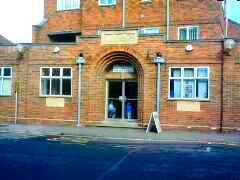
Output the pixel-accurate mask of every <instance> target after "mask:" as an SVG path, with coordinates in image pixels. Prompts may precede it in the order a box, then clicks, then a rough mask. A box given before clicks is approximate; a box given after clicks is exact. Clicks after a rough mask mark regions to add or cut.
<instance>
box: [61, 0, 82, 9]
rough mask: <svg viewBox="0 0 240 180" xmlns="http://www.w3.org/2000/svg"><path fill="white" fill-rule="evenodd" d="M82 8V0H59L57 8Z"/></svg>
mask: <svg viewBox="0 0 240 180" xmlns="http://www.w3.org/2000/svg"><path fill="white" fill-rule="evenodd" d="M79 8H80V0H57V10H58V11H64V10H72V9H79Z"/></svg>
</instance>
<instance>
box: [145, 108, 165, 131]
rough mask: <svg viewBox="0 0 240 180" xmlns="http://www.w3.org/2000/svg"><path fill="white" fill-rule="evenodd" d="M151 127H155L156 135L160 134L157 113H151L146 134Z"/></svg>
mask: <svg viewBox="0 0 240 180" xmlns="http://www.w3.org/2000/svg"><path fill="white" fill-rule="evenodd" d="M153 127H156V129H157V133H161V132H162V129H161V127H160V121H159V115H158V112H152V113H151V116H150V119H149V122H148V127H147V130H146V133H149V132H150V131H151V130H152V129H153Z"/></svg>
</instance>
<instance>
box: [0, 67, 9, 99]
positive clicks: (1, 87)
mask: <svg viewBox="0 0 240 180" xmlns="http://www.w3.org/2000/svg"><path fill="white" fill-rule="evenodd" d="M5 68H8V69H10V72H11V76H4V75H3V73H4V71H3V70H4V69H5ZM0 69H1V74H0V79H1V81H2V85H1V86H0V93H2V91H3V80H4V79H11V88H10V92H9V94H0V97H1V96H12V67H9V66H1V67H0Z"/></svg>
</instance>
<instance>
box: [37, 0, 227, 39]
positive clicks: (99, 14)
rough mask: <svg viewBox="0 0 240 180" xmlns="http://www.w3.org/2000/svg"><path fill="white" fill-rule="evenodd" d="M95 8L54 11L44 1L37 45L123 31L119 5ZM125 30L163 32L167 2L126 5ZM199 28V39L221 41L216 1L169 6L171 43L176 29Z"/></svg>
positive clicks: (91, 0) (178, 1)
mask: <svg viewBox="0 0 240 180" xmlns="http://www.w3.org/2000/svg"><path fill="white" fill-rule="evenodd" d="M116 2H117V4H116V6H98V1H96V0H88V1H81V8H80V9H79V10H72V11H56V0H45V18H47V19H48V22H47V23H46V24H45V25H43V27H42V29H41V30H40V33H39V34H38V36H39V37H38V38H34V39H38V40H37V41H34V42H48V37H47V34H48V33H49V32H62V31H69V30H75V31H76V30H81V32H82V34H83V35H96V33H97V30H98V29H104V28H121V27H122V12H121V11H122V9H121V7H122V4H121V1H120V0H117V1H116ZM125 19H126V27H135V28H138V27H159V28H160V31H161V32H162V33H165V31H166V1H165V0H152V2H150V3H142V2H141V1H136V0H129V1H126V18H125ZM181 25H198V26H199V27H200V39H216V38H217V39H220V38H222V35H223V12H222V9H221V7H220V5H219V2H217V1H216V0H211V1H207V0H191V1H190V0H183V1H182V0H174V1H171V3H170V39H172V40H174V39H175V40H176V39H177V27H178V26H181Z"/></svg>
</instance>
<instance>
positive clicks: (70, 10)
mask: <svg viewBox="0 0 240 180" xmlns="http://www.w3.org/2000/svg"><path fill="white" fill-rule="evenodd" d="M79 10H80V8H76V9H63V10H56V12H65V11H66V12H68V11H69V12H72V11H79Z"/></svg>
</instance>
